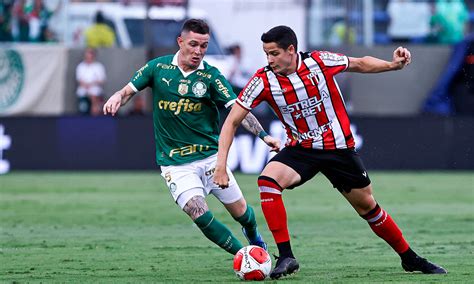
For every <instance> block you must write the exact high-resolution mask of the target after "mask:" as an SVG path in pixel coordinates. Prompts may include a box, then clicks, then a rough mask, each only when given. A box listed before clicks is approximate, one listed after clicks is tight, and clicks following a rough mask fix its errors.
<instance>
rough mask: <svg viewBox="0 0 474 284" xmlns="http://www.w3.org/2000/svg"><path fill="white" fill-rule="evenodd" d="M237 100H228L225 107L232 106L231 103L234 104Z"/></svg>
mask: <svg viewBox="0 0 474 284" xmlns="http://www.w3.org/2000/svg"><path fill="white" fill-rule="evenodd" d="M235 101H236V100H235V99H234V100H230V101H228V102H227V103H226V104H225V105H224V107H225V108H228V107H230V106H231V105H233V104H234V103H235Z"/></svg>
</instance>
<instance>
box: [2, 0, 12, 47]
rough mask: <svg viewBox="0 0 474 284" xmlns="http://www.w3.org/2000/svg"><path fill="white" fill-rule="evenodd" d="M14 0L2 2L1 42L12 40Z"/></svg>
mask: <svg viewBox="0 0 474 284" xmlns="http://www.w3.org/2000/svg"><path fill="white" fill-rule="evenodd" d="M12 9H13V0H3V1H2V2H1V3H0V42H2V41H11V40H12V32H11V16H12V14H11V13H12Z"/></svg>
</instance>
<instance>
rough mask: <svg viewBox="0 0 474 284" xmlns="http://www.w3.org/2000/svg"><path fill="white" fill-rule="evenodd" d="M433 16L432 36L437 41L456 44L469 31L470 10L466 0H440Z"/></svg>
mask: <svg viewBox="0 0 474 284" xmlns="http://www.w3.org/2000/svg"><path fill="white" fill-rule="evenodd" d="M434 10H435V11H434V14H433V16H432V18H431V23H430V24H431V29H432V37H433V40H434V41H435V42H438V43H442V44H454V43H458V42H460V41H461V40H462V39H463V38H464V35H465V33H466V32H467V27H468V22H469V11H468V9H467V7H466V4H465V3H464V0H438V1H437V2H436V4H435V8H434Z"/></svg>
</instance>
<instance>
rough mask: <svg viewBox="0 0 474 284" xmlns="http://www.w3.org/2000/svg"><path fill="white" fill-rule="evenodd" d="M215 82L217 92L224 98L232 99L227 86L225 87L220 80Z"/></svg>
mask: <svg viewBox="0 0 474 284" xmlns="http://www.w3.org/2000/svg"><path fill="white" fill-rule="evenodd" d="M215 82H216V84H217V90H218V91H219V92H220V93H222V94H224V96H225V97H226V98H230V94H229V89H227V88H226V86H224V84H223V83H222V81H221V80H219V79H216V81H215Z"/></svg>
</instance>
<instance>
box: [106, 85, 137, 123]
mask: <svg viewBox="0 0 474 284" xmlns="http://www.w3.org/2000/svg"><path fill="white" fill-rule="evenodd" d="M134 94H135V91H134V90H133V89H132V88H131V87H130V86H129V85H128V84H127V85H126V86H125V87H123V88H122V89H121V90H119V91H117V92H115V94H113V95H112V96H111V97H110V98H109V99H108V100H107V102H106V103H105V104H104V107H103V111H104V115H107V114H109V113H110V114H112V116H114V115H115V114H116V113H117V111H118V110H119V108H120V107H121V106H123V105H124V104H126V103H127V102H128V101H129V100H130V99H131V98H132V97H133V95H134Z"/></svg>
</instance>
